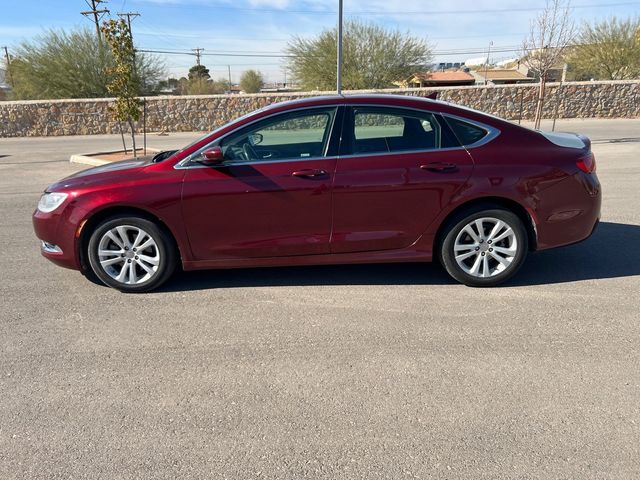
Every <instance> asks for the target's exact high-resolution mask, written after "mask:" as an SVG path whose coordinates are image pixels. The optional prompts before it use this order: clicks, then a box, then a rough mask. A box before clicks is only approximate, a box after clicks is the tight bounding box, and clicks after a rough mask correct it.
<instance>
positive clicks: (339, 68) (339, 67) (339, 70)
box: [336, 0, 343, 95]
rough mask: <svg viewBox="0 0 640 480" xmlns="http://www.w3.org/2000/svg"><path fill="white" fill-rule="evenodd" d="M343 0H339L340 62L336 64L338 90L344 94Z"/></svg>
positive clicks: (339, 93)
mask: <svg viewBox="0 0 640 480" xmlns="http://www.w3.org/2000/svg"><path fill="white" fill-rule="evenodd" d="M342 10H343V8H342V0H338V55H337V56H338V62H337V63H338V64H337V65H336V69H337V72H336V73H337V75H336V90H337V91H338V95H341V94H342Z"/></svg>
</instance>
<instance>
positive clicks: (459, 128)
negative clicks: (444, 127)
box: [447, 117, 489, 147]
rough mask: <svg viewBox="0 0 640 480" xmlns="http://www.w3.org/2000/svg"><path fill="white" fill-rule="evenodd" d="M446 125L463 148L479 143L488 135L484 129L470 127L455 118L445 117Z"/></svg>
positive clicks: (474, 126) (475, 126)
mask: <svg viewBox="0 0 640 480" xmlns="http://www.w3.org/2000/svg"><path fill="white" fill-rule="evenodd" d="M447 123H448V124H449V127H451V130H453V133H454V134H455V136H456V137H457V138H458V141H459V142H460V143H461V144H462V145H464V146H465V147H466V146H469V145H473V144H474V143H476V142H479V141H480V140H482V139H483V138H484V137H486V136H487V135H488V133H489V132H487V131H486V130H485V129H484V128H481V127H478V126H477V125H471V124H470V123H467V122H463V121H462V120H458V119H457V118H451V117H447Z"/></svg>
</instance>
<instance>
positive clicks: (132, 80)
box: [102, 19, 142, 156]
mask: <svg viewBox="0 0 640 480" xmlns="http://www.w3.org/2000/svg"><path fill="white" fill-rule="evenodd" d="M102 33H103V34H104V38H105V41H106V43H107V44H108V45H109V47H110V49H111V53H112V55H113V60H114V66H113V67H111V68H109V69H108V70H107V73H108V75H109V77H110V79H111V81H110V82H109V84H108V85H107V90H108V91H109V93H110V94H112V95H115V97H116V101H115V103H114V105H112V106H111V107H109V109H110V110H111V112H112V113H113V116H114V117H115V119H116V120H118V121H119V122H127V123H128V124H129V128H130V129H131V141H132V144H133V155H134V156H135V155H136V130H135V123H134V122H137V121H138V120H140V115H141V114H142V111H141V110H140V106H141V104H142V102H141V101H140V100H139V99H138V97H137V94H138V78H137V77H136V76H135V75H134V70H133V69H134V59H135V49H134V47H133V39H132V38H131V32H130V31H129V27H128V26H127V23H126V22H125V21H124V20H122V19H119V20H108V21H106V22H104V23H103V24H102Z"/></svg>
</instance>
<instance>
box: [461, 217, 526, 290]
mask: <svg viewBox="0 0 640 480" xmlns="http://www.w3.org/2000/svg"><path fill="white" fill-rule="evenodd" d="M453 252H454V258H455V261H456V263H457V264H458V266H459V267H460V268H461V269H462V270H463V271H464V272H466V273H467V274H469V275H471V276H473V277H476V278H489V277H493V276H496V275H498V274H500V273H502V272H505V271H506V270H507V269H509V267H510V266H511V265H512V263H513V261H514V259H515V258H516V255H517V253H518V240H517V237H516V234H515V232H514V230H513V228H512V227H511V226H510V225H509V224H508V223H507V222H505V221H504V220H500V219H498V218H493V217H482V218H478V219H475V220H473V221H471V222H469V223H468V224H466V225H465V226H464V227H463V228H462V229H461V230H460V231H459V232H458V234H457V236H456V238H455V241H454V245H453Z"/></svg>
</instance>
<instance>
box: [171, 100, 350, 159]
mask: <svg viewBox="0 0 640 480" xmlns="http://www.w3.org/2000/svg"><path fill="white" fill-rule="evenodd" d="M341 106H343V105H342V104H339V103H336V104H329V105H313V106H311V107H299V108H295V109H291V110H285V111H283V112H274V113H272V114H270V115H265V116H264V117H260V118H257V119H255V120H253V121H251V122H249V123H247V124H245V125H241V126H239V127H237V128H234V129H233V130H231V131H230V132H227V133H225V134H224V135H222V136H221V137H218V138H216V139H215V140H213V141H212V142H210V143H208V144H206V145H205V146H204V147H202V148H200V149H199V150H197V151H196V152H193V153H192V154H191V155H189V156H188V157H186V158H184V159H182V160H180V161H179V162H178V163H176V164H175V165H174V166H173V168H174V169H175V170H188V169H190V168H212V167H210V166H207V165H200V164H198V165H189V162H191V160H192V159H193V157H194V156H196V155H197V154H198V152H201V151H202V150H204V149H206V148H210V147H215V146H216V145H219V144H220V142H222V141H223V140H224V139H225V138H227V137H228V136H229V135H233V134H234V133H236V132H237V131H238V130H242V129H243V128H245V127H250V126H251V125H254V124H256V123H258V122H261V121H263V120H267V119H269V118H271V117H275V116H277V115H286V114H288V113H291V112H298V111H304V110H315V109H325V110H328V109H331V108H333V109H335V110H336V111H335V113H334V115H333V118H332V119H331V126H330V127H329V136H328V138H327V144H326V145H325V146H324V154H323V155H322V156H321V157H299V158H281V159H278V160H256V161H245V162H228V163H227V162H222V163H221V164H220V165H219V166H220V167H230V166H235V165H253V164H256V163H259V164H263V163H265V164H266V163H282V162H299V161H307V160H320V159H325V158H328V157H327V156H326V154H327V150H328V149H329V143H331V135H332V134H333V128H334V126H335V123H336V117H337V116H338V115H337V113H338V108H340V107H341ZM240 118H242V117H240ZM331 158H333V157H331ZM213 168H215V167H213Z"/></svg>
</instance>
